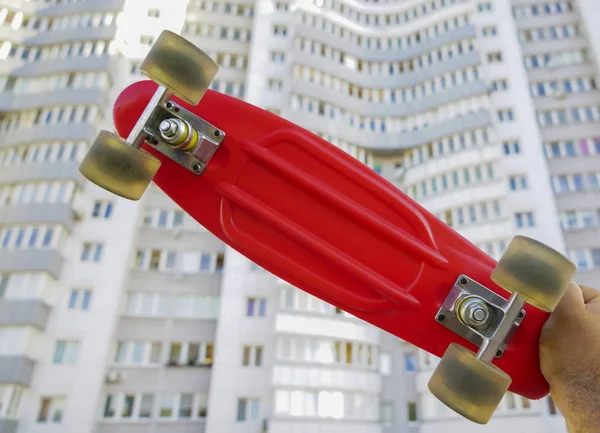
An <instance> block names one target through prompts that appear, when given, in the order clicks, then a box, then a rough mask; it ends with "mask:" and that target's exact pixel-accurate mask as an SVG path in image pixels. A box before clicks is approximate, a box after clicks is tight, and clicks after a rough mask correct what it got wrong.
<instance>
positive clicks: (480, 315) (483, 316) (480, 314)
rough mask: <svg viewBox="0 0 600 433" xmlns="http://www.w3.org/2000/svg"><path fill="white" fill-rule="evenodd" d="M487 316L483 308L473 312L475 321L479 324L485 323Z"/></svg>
mask: <svg viewBox="0 0 600 433" xmlns="http://www.w3.org/2000/svg"><path fill="white" fill-rule="evenodd" d="M486 316H487V314H486V313H485V311H483V309H481V308H477V309H476V310H475V311H473V319H475V320H477V321H478V322H483V321H484V320H485V319H486Z"/></svg>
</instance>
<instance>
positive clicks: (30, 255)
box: [0, 250, 64, 383]
mask: <svg viewBox="0 0 600 433" xmlns="http://www.w3.org/2000/svg"><path fill="white" fill-rule="evenodd" d="M63 263H64V258H63V257H62V255H61V254H60V253H59V252H58V251H56V250H10V251H9V250H3V251H0V272H47V273H49V274H51V275H52V276H53V277H54V278H55V279H59V278H60V275H61V271H62V267H63ZM1 370H2V368H0V371H1ZM0 383H2V380H0Z"/></svg>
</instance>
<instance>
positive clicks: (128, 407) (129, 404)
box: [121, 394, 135, 418]
mask: <svg viewBox="0 0 600 433" xmlns="http://www.w3.org/2000/svg"><path fill="white" fill-rule="evenodd" d="M134 405H135V395H131V394H127V395H125V398H124V399H123V409H122V410H121V418H131V416H132V415H133V406H134Z"/></svg>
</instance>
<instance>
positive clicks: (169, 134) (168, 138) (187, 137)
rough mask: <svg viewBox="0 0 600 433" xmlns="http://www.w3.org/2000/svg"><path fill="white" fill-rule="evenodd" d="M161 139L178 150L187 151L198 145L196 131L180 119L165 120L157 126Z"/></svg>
mask: <svg viewBox="0 0 600 433" xmlns="http://www.w3.org/2000/svg"><path fill="white" fill-rule="evenodd" d="M158 131H159V133H160V136H161V138H162V139H163V140H164V141H165V142H166V143H168V144H170V145H171V146H173V147H176V148H177V149H179V150H182V151H187V150H191V149H193V148H194V146H195V145H196V144H197V143H198V131H196V130H195V129H194V128H192V127H191V126H190V124H189V123H188V122H185V121H183V120H181V119H176V118H172V119H165V120H163V121H162V122H160V124H159V125H158Z"/></svg>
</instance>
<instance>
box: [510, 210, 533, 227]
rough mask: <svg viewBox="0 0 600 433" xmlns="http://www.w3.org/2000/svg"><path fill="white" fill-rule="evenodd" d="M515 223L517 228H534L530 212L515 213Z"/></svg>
mask: <svg viewBox="0 0 600 433" xmlns="http://www.w3.org/2000/svg"><path fill="white" fill-rule="evenodd" d="M515 222H516V225H517V227H518V228H524V227H534V226H535V220H534V217H533V213H532V212H517V213H516V214H515Z"/></svg>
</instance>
